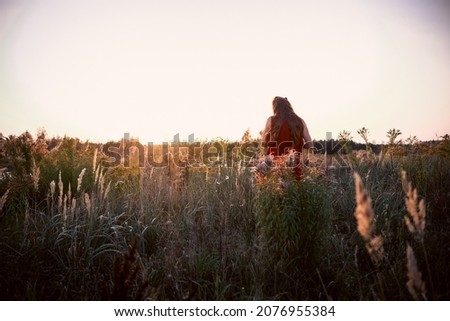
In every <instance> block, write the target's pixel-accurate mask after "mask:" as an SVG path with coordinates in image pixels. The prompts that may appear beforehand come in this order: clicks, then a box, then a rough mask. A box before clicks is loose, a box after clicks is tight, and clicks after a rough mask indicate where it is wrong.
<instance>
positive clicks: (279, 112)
mask: <svg viewBox="0 0 450 321" xmlns="http://www.w3.org/2000/svg"><path fill="white" fill-rule="evenodd" d="M272 106H273V114H274V116H273V117H272V126H271V127H272V128H270V137H271V138H272V139H274V140H278V135H279V133H280V129H281V126H282V124H283V121H286V123H287V125H288V128H289V131H290V133H291V135H292V138H293V139H294V144H298V143H301V142H303V121H302V119H301V118H300V117H298V116H297V114H296V113H295V112H294V109H293V108H292V106H291V103H290V102H289V101H288V100H287V98H283V97H278V96H277V97H275V98H274V99H273V102H272Z"/></svg>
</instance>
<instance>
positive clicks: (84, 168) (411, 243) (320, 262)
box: [0, 129, 450, 300]
mask: <svg viewBox="0 0 450 321" xmlns="http://www.w3.org/2000/svg"><path fill="white" fill-rule="evenodd" d="M358 134H360V135H361V136H362V137H363V138H365V141H366V144H362V145H361V146H362V148H357V147H358V145H357V144H355V143H353V142H352V139H351V137H350V133H348V132H345V131H344V132H342V133H340V135H339V139H338V140H337V141H336V144H339V145H337V146H338V148H336V146H335V147H334V148H333V149H332V150H331V152H332V153H330V152H328V151H327V148H324V149H321V148H314V149H311V150H308V151H305V152H304V153H303V155H302V160H301V166H302V170H303V176H302V179H301V180H300V181H297V180H295V179H294V178H293V177H292V175H291V169H290V168H289V166H290V164H291V163H290V161H291V160H290V159H288V157H287V158H286V159H272V158H270V157H269V158H268V157H265V156H264V154H263V151H262V149H261V147H260V146H259V141H258V140H255V139H252V138H251V137H249V135H246V136H244V137H243V141H242V142H228V141H224V140H217V141H215V142H198V143H191V144H189V143H178V144H176V143H173V144H167V145H162V146H144V147H142V146H141V145H140V144H139V143H138V142H136V141H122V142H110V143H107V144H104V145H101V144H93V143H89V142H84V141H80V140H79V139H76V138H70V137H64V138H58V137H54V138H50V137H47V136H46V134H45V132H43V131H41V132H40V133H38V134H37V135H36V136H33V135H30V134H29V133H24V134H22V135H20V136H2V137H1V146H0V151H1V154H0V171H1V173H0V231H1V233H0V257H1V264H0V299H2V300H449V299H450V269H449V266H450V215H449V213H450V210H449V209H450V139H449V136H448V135H445V136H444V137H441V138H439V139H437V140H436V141H434V142H420V141H417V140H416V139H408V140H405V141H402V140H400V137H399V135H400V132H399V131H395V130H391V131H389V132H388V137H389V141H388V143H386V144H384V145H380V146H374V145H372V144H370V143H369V142H368V139H367V131H365V129H362V130H360V131H359V132H358ZM325 145H326V143H325ZM361 146H360V147H361ZM149 150H150V151H151V153H150V152H149Z"/></svg>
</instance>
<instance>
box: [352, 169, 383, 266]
mask: <svg viewBox="0 0 450 321" xmlns="http://www.w3.org/2000/svg"><path fill="white" fill-rule="evenodd" d="M353 177H354V179H355V192H356V209H355V218H356V221H357V223H358V232H359V234H360V235H361V236H362V238H363V239H364V241H365V242H366V249H367V252H368V253H369V255H370V258H371V259H372V262H373V263H374V264H375V266H379V265H380V263H381V261H382V259H383V254H384V248H383V237H382V236H380V235H377V236H375V213H374V211H373V208H372V199H371V198H370V196H369V195H368V194H367V191H366V189H365V188H364V184H363V182H362V179H361V176H359V174H358V173H356V172H355V173H353Z"/></svg>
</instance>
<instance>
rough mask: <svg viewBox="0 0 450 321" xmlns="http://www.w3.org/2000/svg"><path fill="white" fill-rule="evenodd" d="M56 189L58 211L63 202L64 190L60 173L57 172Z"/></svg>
mask: <svg viewBox="0 0 450 321" xmlns="http://www.w3.org/2000/svg"><path fill="white" fill-rule="evenodd" d="M58 189H59V196H58V209H61V207H62V202H63V190H64V184H63V182H62V178H61V171H59V181H58Z"/></svg>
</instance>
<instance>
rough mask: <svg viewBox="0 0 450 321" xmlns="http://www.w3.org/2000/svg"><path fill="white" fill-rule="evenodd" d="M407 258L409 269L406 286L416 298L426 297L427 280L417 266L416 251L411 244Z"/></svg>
mask: <svg viewBox="0 0 450 321" xmlns="http://www.w3.org/2000/svg"><path fill="white" fill-rule="evenodd" d="M406 258H407V264H406V267H407V269H408V282H406V287H407V288H408V292H409V294H411V296H412V297H413V298H414V299H415V300H419V299H421V298H423V299H426V296H425V294H426V287H425V282H424V281H423V280H422V272H420V271H419V268H418V267H417V261H416V257H415V255H414V251H413V249H412V247H411V246H410V245H409V244H407V247H406Z"/></svg>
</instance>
